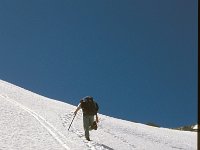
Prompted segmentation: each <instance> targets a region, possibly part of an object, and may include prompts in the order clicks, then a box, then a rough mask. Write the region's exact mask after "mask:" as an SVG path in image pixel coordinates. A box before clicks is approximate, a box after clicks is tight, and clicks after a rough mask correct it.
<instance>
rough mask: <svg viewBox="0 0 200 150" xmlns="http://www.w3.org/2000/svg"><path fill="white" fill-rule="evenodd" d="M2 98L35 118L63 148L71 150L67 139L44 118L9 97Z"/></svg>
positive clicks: (3, 96)
mask: <svg viewBox="0 0 200 150" xmlns="http://www.w3.org/2000/svg"><path fill="white" fill-rule="evenodd" d="M0 96H1V97H2V98H4V99H5V100H7V101H8V102H10V103H12V104H14V105H16V106H18V107H20V108H21V109H23V110H24V111H26V112H28V113H29V114H30V115H31V116H33V117H34V118H35V119H36V120H37V121H38V122H39V123H40V124H41V125H42V126H43V127H44V128H45V129H46V130H47V131H48V132H49V133H50V134H51V135H52V137H53V138H54V139H55V140H56V141H57V142H58V143H60V144H61V146H62V147H64V148H65V149H66V150H70V147H68V146H67V145H66V143H65V142H64V141H66V140H67V138H66V137H65V136H64V135H63V134H62V133H60V132H59V131H58V130H57V129H56V128H55V127H54V126H53V125H52V124H50V123H49V122H48V121H46V120H45V119H44V118H43V117H42V116H40V115H39V114H37V113H35V112H34V111H32V110H30V109H29V108H27V107H25V106H23V105H22V104H20V103H18V102H16V101H15V100H13V99H11V98H9V97H8V96H5V95H0ZM67 141H68V142H72V141H70V140H67Z"/></svg>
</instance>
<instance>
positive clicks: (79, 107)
mask: <svg viewBox="0 0 200 150" xmlns="http://www.w3.org/2000/svg"><path fill="white" fill-rule="evenodd" d="M80 109H81V103H80V104H79V105H78V107H77V108H76V110H75V112H74V114H75V115H76V114H77V112H78V111H79V110H80Z"/></svg>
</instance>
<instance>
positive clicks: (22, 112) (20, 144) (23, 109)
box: [0, 80, 197, 150]
mask: <svg viewBox="0 0 200 150" xmlns="http://www.w3.org/2000/svg"><path fill="white" fill-rule="evenodd" d="M75 108H76V107H75V106H72V105H69V104H67V103H63V102H60V101H56V100H53V99H49V98H46V97H43V96H40V95H37V94H35V93H33V92H30V91H27V90H25V89H23V88H20V87H18V86H15V85H13V84H10V83H7V82H5V81H2V80H0V112H1V113H0V118H1V119H0V150H82V149H83V150H88V149H91V150H113V149H114V150H196V149H197V133H196V132H187V131H177V130H171V129H166V128H155V127H150V126H147V125H143V124H139V123H134V122H129V121H125V120H120V119H116V118H112V117H108V116H105V115H99V117H100V123H99V124H98V130H97V131H91V132H90V137H91V139H92V141H90V142H88V141H86V140H85V138H84V133H83V127H82V113H81V112H80V111H79V113H78V114H77V117H76V118H75V120H74V122H73V124H72V127H71V129H70V131H68V130H67V129H68V127H69V124H70V122H71V119H72V117H73V111H74V110H75Z"/></svg>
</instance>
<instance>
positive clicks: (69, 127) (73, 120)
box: [68, 114, 76, 131]
mask: <svg viewBox="0 0 200 150" xmlns="http://www.w3.org/2000/svg"><path fill="white" fill-rule="evenodd" d="M75 117H76V114H75V115H74V117H73V119H72V122H73V121H74V118H75ZM72 122H71V123H70V125H69V128H68V131H69V129H70V127H71V125H72Z"/></svg>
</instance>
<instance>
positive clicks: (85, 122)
mask: <svg viewBox="0 0 200 150" xmlns="http://www.w3.org/2000/svg"><path fill="white" fill-rule="evenodd" d="M89 126H90V121H89V116H83V127H84V130H85V138H86V139H87V140H89V139H90V138H89V137H90V135H89Z"/></svg>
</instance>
